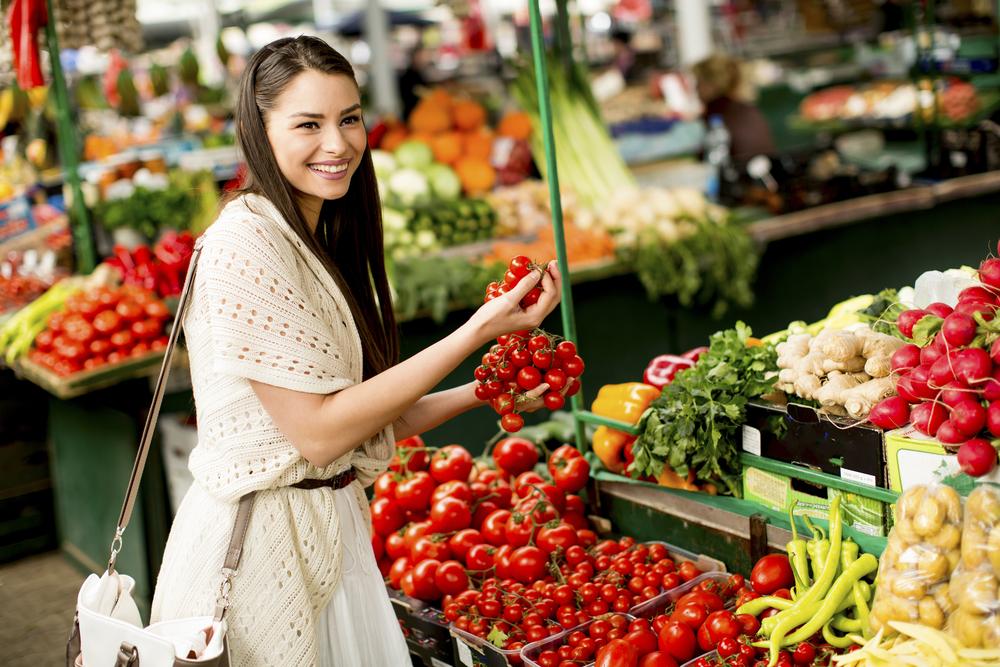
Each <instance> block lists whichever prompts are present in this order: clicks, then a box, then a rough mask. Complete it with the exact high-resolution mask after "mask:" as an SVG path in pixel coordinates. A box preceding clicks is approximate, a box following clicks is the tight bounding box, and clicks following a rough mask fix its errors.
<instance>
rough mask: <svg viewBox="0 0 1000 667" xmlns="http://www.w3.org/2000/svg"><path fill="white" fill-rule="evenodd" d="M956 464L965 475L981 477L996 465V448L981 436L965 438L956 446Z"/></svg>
mask: <svg viewBox="0 0 1000 667" xmlns="http://www.w3.org/2000/svg"><path fill="white" fill-rule="evenodd" d="M958 466H959V467H960V468H961V469H962V472H964V473H965V474H966V475H969V476H971V477H982V476H983V475H986V474H989V473H990V472H991V471H992V470H993V469H994V468H996V467H997V450H996V449H994V448H993V445H991V444H990V443H989V442H987V441H986V440H983V439H982V438H973V439H972V440H967V441H966V442H965V443H963V444H962V446H961V447H959V448H958Z"/></svg>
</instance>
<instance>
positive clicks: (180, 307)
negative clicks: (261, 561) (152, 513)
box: [66, 244, 254, 667]
mask: <svg viewBox="0 0 1000 667" xmlns="http://www.w3.org/2000/svg"><path fill="white" fill-rule="evenodd" d="M200 254H201V246H200V244H199V245H196V247H195V250H194V253H193V254H192V256H191V264H190V266H189V267H188V272H187V277H186V279H185V283H184V289H183V290H182V292H181V295H180V300H179V301H178V304H177V315H176V317H175V319H174V326H173V328H172V329H171V331H170V338H169V340H168V343H167V347H166V350H165V351H164V355H163V364H162V365H161V366H160V374H159V376H158V377H157V380H156V386H155V388H154V390H153V402H152V406H151V407H150V409H149V413H148V414H147V415H146V423H145V426H144V427H143V431H142V439H141V440H140V442H139V451H138V452H137V453H136V457H135V464H134V465H133V466H132V475H131V477H130V479H129V484H128V490H127V492H126V494H125V501H124V503H123V504H122V510H121V514H120V515H119V517H118V527H117V528H116V530H115V536H114V539H113V540H112V542H111V557H110V558H109V559H108V569H107V570H106V571H105V572H104V574H103V575H101V576H100V577H98V576H97V575H96V574H91V575H90V576H89V577H87V579H86V581H84V582H83V586H81V587H80V593H79V595H78V596H77V600H76V616H75V618H74V620H73V632H72V634H71V635H70V639H69V642H68V644H67V647H66V665H67V667H182V666H187V665H190V666H195V665H197V666H198V667H228V666H229V647H228V645H227V643H226V621H225V616H226V610H227V608H228V607H229V592H230V590H231V588H232V580H233V576H234V575H235V574H236V570H237V568H238V567H239V562H240V555H241V553H242V551H243V538H244V536H245V534H246V529H247V525H248V524H249V521H250V510H251V508H252V507H253V496H254V494H253V493H250V494H247V495H245V496H243V497H242V498H240V503H239V508H238V510H237V513H236V521H235V524H234V526H233V532H232V535H231V537H230V541H229V549H228V551H227V552H226V558H225V562H224V563H223V564H222V571H221V576H222V582H221V584H220V588H219V594H218V598H217V600H216V607H215V613H214V614H213V615H211V616H199V617H191V618H180V619H174V620H169V621H161V622H159V623H154V624H153V625H150V626H148V627H143V624H142V618H141V617H140V615H139V609H138V607H137V606H136V604H135V600H133V599H132V590H133V588H134V587H135V580H134V579H132V577H129V576H127V575H124V574H121V573H119V572H118V571H117V570H116V569H115V563H116V561H117V558H118V553H119V551H121V548H122V536H123V535H124V533H125V528H126V527H127V526H128V523H129V520H130V519H131V517H132V509H133V507H134V505H135V500H136V495H137V494H138V491H139V481H140V479H141V478H142V471H143V468H145V466H146V457H147V455H148V454H149V447H150V443H151V442H152V440H153V432H154V429H155V427H156V420H157V417H159V413H160V405H161V404H162V402H163V393H164V388H165V386H166V382H167V376H168V375H169V374H170V363H171V360H172V358H173V353H174V348H175V347H176V345H177V338H178V336H179V335H180V330H181V323H182V322H183V321H184V314H185V313H186V311H187V307H188V302H189V301H190V298H191V291H192V289H193V287H194V275H195V268H196V265H197V262H198V257H199V255H200Z"/></svg>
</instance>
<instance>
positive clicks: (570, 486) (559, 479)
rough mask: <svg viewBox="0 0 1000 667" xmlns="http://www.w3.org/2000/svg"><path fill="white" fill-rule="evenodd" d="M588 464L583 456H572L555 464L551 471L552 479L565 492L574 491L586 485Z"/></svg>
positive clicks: (588, 474) (588, 471)
mask: <svg viewBox="0 0 1000 667" xmlns="http://www.w3.org/2000/svg"><path fill="white" fill-rule="evenodd" d="M589 477H590V464H589V463H587V459H585V458H582V457H580V458H573V459H569V460H568V461H562V462H560V463H558V464H556V468H555V470H554V471H552V481H554V482H555V484H556V486H557V487H559V489H560V490H561V491H564V492H565V493H576V492H577V491H579V490H580V489H582V488H583V487H584V486H586V485H587V479H588V478H589Z"/></svg>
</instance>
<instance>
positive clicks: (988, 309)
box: [955, 301, 997, 322]
mask: <svg viewBox="0 0 1000 667" xmlns="http://www.w3.org/2000/svg"><path fill="white" fill-rule="evenodd" d="M955 312H956V313H965V314H966V315H975V314H976V313H981V314H982V316H983V319H984V320H986V321H987V322H989V321H990V320H992V319H993V318H994V317H996V314H997V307H996V304H993V303H983V302H982V301H960V302H959V303H958V305H957V306H955Z"/></svg>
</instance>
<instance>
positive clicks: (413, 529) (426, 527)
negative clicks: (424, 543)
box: [403, 521, 431, 551]
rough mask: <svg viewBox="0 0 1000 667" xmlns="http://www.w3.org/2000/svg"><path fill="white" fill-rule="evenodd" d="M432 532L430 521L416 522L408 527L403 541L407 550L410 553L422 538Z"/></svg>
mask: <svg viewBox="0 0 1000 667" xmlns="http://www.w3.org/2000/svg"><path fill="white" fill-rule="evenodd" d="M430 530H431V522H430V521H415V522H413V523H411V524H410V525H408V526H407V527H406V530H405V531H404V532H403V540H404V544H405V545H406V550H407V551H410V550H412V549H413V544H414V543H415V542H416V541H417V540H419V539H420V538H421V537H423V536H424V535H426V534H427V533H429V532H430Z"/></svg>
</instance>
